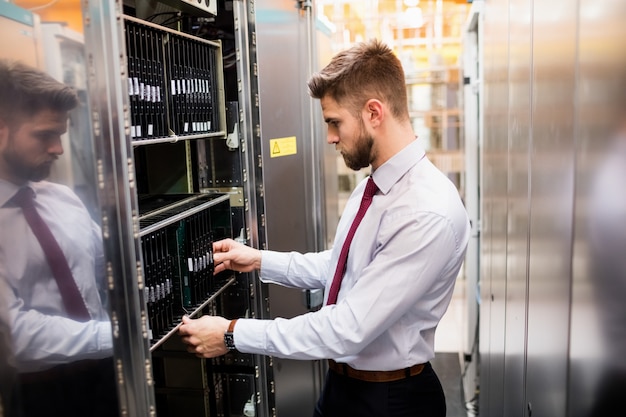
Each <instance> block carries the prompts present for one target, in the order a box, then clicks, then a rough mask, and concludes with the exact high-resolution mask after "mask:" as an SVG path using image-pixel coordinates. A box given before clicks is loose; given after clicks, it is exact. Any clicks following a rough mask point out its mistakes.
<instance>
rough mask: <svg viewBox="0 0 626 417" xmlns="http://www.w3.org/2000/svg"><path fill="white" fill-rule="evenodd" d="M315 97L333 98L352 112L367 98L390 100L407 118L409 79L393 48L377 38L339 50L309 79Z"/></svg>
mask: <svg viewBox="0 0 626 417" xmlns="http://www.w3.org/2000/svg"><path fill="white" fill-rule="evenodd" d="M308 87H309V94H310V95H311V97H313V98H317V99H321V98H324V97H327V96H328V97H330V98H332V99H333V100H335V101H336V102H337V103H339V104H340V105H343V106H346V107H348V108H349V109H350V110H351V111H353V112H355V113H356V112H359V111H360V110H361V108H362V107H363V105H365V103H366V102H367V100H369V99H372V98H375V99H378V100H381V101H383V102H385V103H387V104H388V105H389V107H390V109H391V112H392V114H393V115H394V116H395V118H397V119H399V120H408V118H409V111H408V104H407V92H406V82H405V78H404V70H403V69H402V64H401V63H400V60H399V59H398V57H396V55H395V54H394V53H393V51H392V50H391V49H390V48H389V47H388V46H387V45H385V44H383V43H382V42H380V41H379V40H377V39H372V40H370V41H368V42H362V43H359V44H356V45H355V46H353V47H351V48H349V49H347V50H345V51H343V52H340V53H338V54H337V55H335V56H334V57H333V59H332V60H331V61H330V63H329V64H328V65H327V66H326V67H325V68H324V69H322V70H321V71H320V72H318V73H315V74H313V76H312V77H311V79H310V80H309V82H308Z"/></svg>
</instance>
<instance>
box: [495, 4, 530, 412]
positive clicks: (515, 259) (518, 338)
mask: <svg viewBox="0 0 626 417" xmlns="http://www.w3.org/2000/svg"><path fill="white" fill-rule="evenodd" d="M509 10H510V12H509V16H510V29H509V42H510V47H509V164H508V170H507V177H508V191H507V194H508V230H507V235H508V236H507V255H506V257H507V264H506V281H507V288H506V321H505V329H506V336H505V358H504V369H505V371H506V372H505V374H504V396H503V398H502V401H503V405H504V414H503V415H511V416H513V415H519V414H520V413H522V411H523V410H524V383H525V368H526V308H527V284H528V281H527V278H528V274H527V272H528V268H527V262H528V239H529V237H528V214H529V205H530V201H529V195H528V193H529V189H528V187H529V184H528V175H529V166H530V153H529V145H530V140H531V137H530V133H531V123H532V120H531V78H530V77H531V65H532V51H531V41H532V3H531V1H529V0H511V1H510V2H509Z"/></svg>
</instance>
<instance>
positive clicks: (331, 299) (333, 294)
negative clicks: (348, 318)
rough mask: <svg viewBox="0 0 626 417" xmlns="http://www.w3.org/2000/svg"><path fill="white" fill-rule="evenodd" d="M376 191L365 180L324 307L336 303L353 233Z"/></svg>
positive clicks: (375, 187) (372, 182) (372, 181)
mask: <svg viewBox="0 0 626 417" xmlns="http://www.w3.org/2000/svg"><path fill="white" fill-rule="evenodd" d="M376 191H378V187H377V186H376V184H375V183H374V180H373V179H372V177H371V176H370V178H369V180H367V185H366V186H365V192H364V193H363V198H362V199H361V206H360V207H359V211H357V213H356V217H355V218H354V221H353V222H352V225H351V226H350V230H349V231H348V235H347V236H346V240H345V241H344V242H343V246H342V247H341V253H340V254H339V260H338V261H337V269H336V270H335V276H334V277H333V283H332V284H331V286H330V291H329V293H328V301H327V302H326V305H330V304H335V303H336V302H337V294H339V287H341V280H342V279H343V274H344V272H345V271H346V261H347V260H348V251H349V250H350V244H351V243H352V238H353V237H354V233H355V232H356V229H357V227H359V224H360V223H361V220H363V216H365V212H366V211H367V209H368V208H369V206H370V204H372V197H374V194H376Z"/></svg>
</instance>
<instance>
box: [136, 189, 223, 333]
mask: <svg viewBox="0 0 626 417" xmlns="http://www.w3.org/2000/svg"><path fill="white" fill-rule="evenodd" d="M139 209H140V217H139V221H140V227H141V229H142V231H141V233H140V234H141V243H142V244H141V247H142V260H143V272H144V273H143V275H144V277H145V280H144V282H145V287H144V288H145V290H144V291H145V296H146V297H145V298H146V302H147V310H148V316H149V317H148V323H149V326H150V328H151V330H152V340H153V343H160V340H161V338H162V337H163V336H164V335H169V334H170V333H171V331H172V330H173V329H174V328H175V327H176V325H177V323H179V322H180V319H181V317H182V316H183V315H184V314H193V313H194V312H197V311H200V310H201V309H202V308H203V306H204V304H206V302H207V300H210V298H211V296H212V294H215V293H216V292H217V291H222V290H223V286H224V285H225V283H226V282H228V281H229V279H230V278H231V275H232V273H230V272H227V273H223V274H220V276H219V277H218V278H216V279H214V277H213V271H214V266H213V236H214V235H217V236H219V237H220V238H225V237H231V236H232V223H231V219H230V216H226V215H225V213H230V199H229V198H228V196H227V195H221V194H168V195H150V196H141V197H140V198H139Z"/></svg>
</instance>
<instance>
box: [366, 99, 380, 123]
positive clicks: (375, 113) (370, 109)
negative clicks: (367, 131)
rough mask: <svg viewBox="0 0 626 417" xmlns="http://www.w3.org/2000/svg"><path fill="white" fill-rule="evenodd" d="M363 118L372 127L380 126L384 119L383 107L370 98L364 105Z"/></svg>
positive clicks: (378, 101)
mask: <svg viewBox="0 0 626 417" xmlns="http://www.w3.org/2000/svg"><path fill="white" fill-rule="evenodd" d="M365 116H366V119H367V121H368V122H369V124H370V125H371V126H372V127H374V128H376V127H378V126H380V124H381V123H382V121H383V119H384V117H385V112H384V107H383V104H382V103H381V102H380V100H377V99H374V98H372V99H369V100H368V101H367V103H365Z"/></svg>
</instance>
